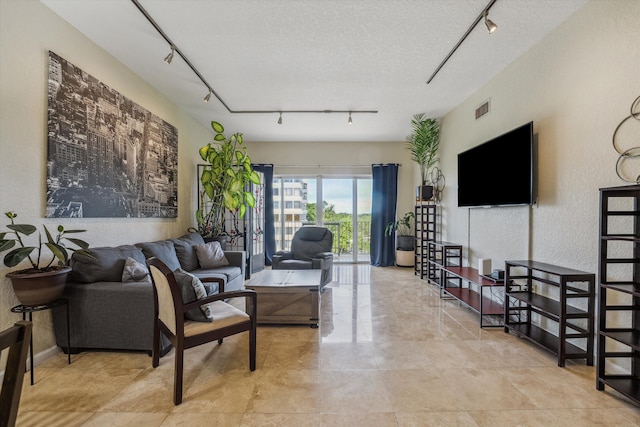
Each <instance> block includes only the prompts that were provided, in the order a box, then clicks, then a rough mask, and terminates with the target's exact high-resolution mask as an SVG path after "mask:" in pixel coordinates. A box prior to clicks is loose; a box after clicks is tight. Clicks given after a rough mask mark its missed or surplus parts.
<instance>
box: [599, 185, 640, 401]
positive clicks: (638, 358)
mask: <svg viewBox="0 0 640 427" xmlns="http://www.w3.org/2000/svg"><path fill="white" fill-rule="evenodd" d="M599 240H600V242H599V243H600V246H599V265H598V277H599V279H600V280H599V284H598V313H599V315H598V361H597V374H596V388H597V389H598V390H604V388H605V385H607V386H609V387H611V388H612V389H614V390H617V391H618V392H620V393H622V394H623V395H625V396H626V397H628V398H629V399H631V400H632V401H634V402H635V403H636V404H640V185H628V186H622V187H609V188H601V189H600V233H599Z"/></svg>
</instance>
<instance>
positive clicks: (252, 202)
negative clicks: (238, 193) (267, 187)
mask: <svg viewBox="0 0 640 427" xmlns="http://www.w3.org/2000/svg"><path fill="white" fill-rule="evenodd" d="M244 201H245V202H246V203H247V205H249V207H250V208H254V207H255V206H256V198H255V197H254V196H253V193H251V192H250V191H245V192H244Z"/></svg>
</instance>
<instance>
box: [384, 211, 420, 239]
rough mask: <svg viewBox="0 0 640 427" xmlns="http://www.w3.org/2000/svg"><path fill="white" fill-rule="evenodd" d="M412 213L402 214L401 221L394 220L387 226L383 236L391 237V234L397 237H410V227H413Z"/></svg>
mask: <svg viewBox="0 0 640 427" xmlns="http://www.w3.org/2000/svg"><path fill="white" fill-rule="evenodd" d="M413 218H414V215H413V212H412V211H409V212H407V213H405V214H404V216H403V217H402V219H396V220H395V221H391V222H390V223H389V224H387V227H386V228H385V229H384V234H385V235H387V236H393V233H397V234H398V236H412V235H413V233H412V231H411V226H412V225H413Z"/></svg>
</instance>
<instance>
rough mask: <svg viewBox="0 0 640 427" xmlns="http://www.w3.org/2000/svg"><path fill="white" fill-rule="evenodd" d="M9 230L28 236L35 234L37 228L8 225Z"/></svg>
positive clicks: (23, 225)
mask: <svg viewBox="0 0 640 427" xmlns="http://www.w3.org/2000/svg"><path fill="white" fill-rule="evenodd" d="M7 228H8V229H9V230H13V231H15V232H17V233H22V234H24V235H26V236H28V235H30V234H33V233H34V232H35V231H36V228H35V227H34V226H33V225H30V224H9V225H7Z"/></svg>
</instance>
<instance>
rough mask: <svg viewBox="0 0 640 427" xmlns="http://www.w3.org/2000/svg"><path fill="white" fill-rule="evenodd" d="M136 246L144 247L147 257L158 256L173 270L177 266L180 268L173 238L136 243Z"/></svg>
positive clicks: (143, 250)
mask: <svg viewBox="0 0 640 427" xmlns="http://www.w3.org/2000/svg"><path fill="white" fill-rule="evenodd" d="M136 246H137V247H139V248H140V249H142V252H143V253H144V256H145V257H146V258H151V257H152V256H154V257H156V258H158V259H159V260H160V261H162V262H164V263H165V264H166V266H167V267H169V268H170V269H171V271H174V270H175V269H176V268H180V261H178V256H177V255H176V249H175V248H174V246H173V242H172V241H171V240H159V241H157V242H144V243H136Z"/></svg>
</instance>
